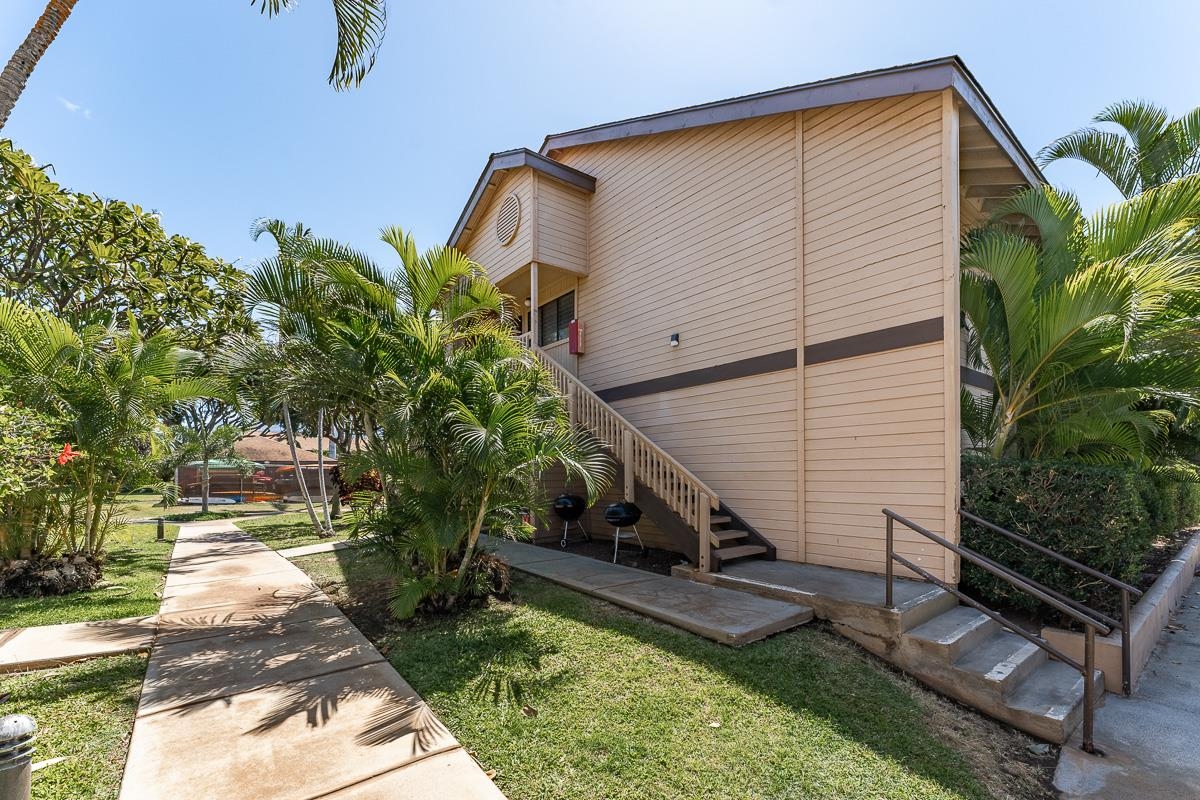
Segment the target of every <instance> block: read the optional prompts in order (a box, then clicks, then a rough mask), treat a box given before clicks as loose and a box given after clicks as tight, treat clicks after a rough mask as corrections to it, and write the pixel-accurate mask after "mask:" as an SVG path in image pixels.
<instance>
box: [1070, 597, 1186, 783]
mask: <svg viewBox="0 0 1200 800" xmlns="http://www.w3.org/2000/svg"><path fill="white" fill-rule="evenodd" d="M1096 746H1097V747H1099V748H1100V749H1101V750H1103V751H1104V754H1105V757H1104V758H1095V757H1092V756H1089V755H1087V754H1086V753H1084V752H1083V751H1081V750H1080V749H1079V738H1078V736H1076V738H1075V739H1074V740H1073V741H1072V742H1071V743H1070V744H1068V745H1066V746H1064V747H1063V749H1062V755H1061V756H1060V757H1059V762H1058V770H1057V771H1056V772H1055V774H1054V785H1055V787H1056V788H1058V789H1059V791H1061V792H1062V797H1063V798H1069V800H1083V799H1084V798H1088V800H1126V799H1127V798H1137V800H1160V798H1161V800H1168V798H1170V800H1174V799H1175V798H1184V797H1196V796H1198V795H1200V579H1196V580H1194V581H1193V582H1192V584H1191V586H1190V587H1189V588H1188V591H1187V594H1186V595H1184V597H1183V601H1182V605H1181V607H1180V610H1179V611H1178V612H1177V614H1176V615H1175V617H1174V618H1173V619H1172V621H1171V624H1170V626H1168V628H1167V629H1166V630H1165V631H1163V633H1162V635H1161V636H1160V637H1159V640H1158V647H1157V648H1156V649H1155V651H1154V653H1153V654H1152V655H1151V656H1150V663H1149V664H1147V665H1146V670H1145V672H1143V673H1142V677H1141V680H1139V681H1138V684H1137V688H1136V689H1135V690H1134V693H1133V695H1132V696H1131V697H1120V696H1118V695H1113V694H1109V695H1108V696H1107V697H1106V699H1105V701H1104V705H1103V706H1101V707H1100V709H1099V710H1097V712H1096Z"/></svg>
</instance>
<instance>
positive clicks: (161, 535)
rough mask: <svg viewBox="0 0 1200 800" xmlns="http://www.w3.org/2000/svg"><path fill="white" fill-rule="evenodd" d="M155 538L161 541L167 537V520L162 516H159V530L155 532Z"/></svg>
mask: <svg viewBox="0 0 1200 800" xmlns="http://www.w3.org/2000/svg"><path fill="white" fill-rule="evenodd" d="M154 538H155V539H156V540H157V541H160V542H161V541H163V540H164V539H165V538H167V529H166V520H164V519H163V518H162V517H159V518H158V532H157V533H156V534H155V536H154Z"/></svg>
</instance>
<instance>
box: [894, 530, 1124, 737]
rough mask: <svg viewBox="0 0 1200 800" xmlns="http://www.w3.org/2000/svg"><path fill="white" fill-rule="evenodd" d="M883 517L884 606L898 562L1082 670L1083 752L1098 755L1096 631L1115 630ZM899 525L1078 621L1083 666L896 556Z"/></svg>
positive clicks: (1018, 578) (998, 568) (1037, 587)
mask: <svg viewBox="0 0 1200 800" xmlns="http://www.w3.org/2000/svg"><path fill="white" fill-rule="evenodd" d="M883 516H884V518H885V519H886V525H887V538H886V548H887V564H886V567H885V569H886V584H885V589H884V605H886V606H887V607H888V608H895V603H894V602H893V600H894V598H893V584H894V582H895V568H894V566H893V565H894V563H895V562H899V563H900V564H901V565H903V566H904V567H907V568H908V569H910V570H912V571H913V572H914V573H916V574H917V575H920V576H921V577H922V578H924V579H925V580H927V581H929V582H931V583H933V584H934V585H936V586H938V587H939V588H941V589H943V590H945V591H947V592H950V593H951V594H953V595H954V596H955V597H957V598H958V599H959V601H961V602H963V603H966V604H967V605H969V606H971V607H972V608H974V609H975V610H976V611H979V612H980V613H982V614H984V615H985V616H987V617H988V618H989V619H991V620H993V621H994V622H996V623H998V624H999V625H1001V626H1002V627H1004V628H1006V629H1007V630H1010V631H1012V632H1013V633H1015V634H1017V635H1018V636H1020V637H1021V638H1023V639H1025V640H1026V641H1028V642H1030V643H1032V644H1034V645H1036V646H1037V647H1039V648H1041V649H1042V650H1044V651H1045V652H1047V653H1049V654H1050V655H1052V656H1053V657H1055V658H1057V659H1058V660H1059V661H1062V662H1063V663H1065V664H1067V665H1068V666H1070V667H1072V668H1073V669H1076V670H1078V671H1079V672H1080V673H1081V674H1082V675H1083V750H1084V751H1085V752H1088V753H1094V752H1095V751H1096V746H1095V742H1094V741H1093V736H1092V733H1093V729H1094V727H1095V714H1096V697H1095V694H1096V686H1095V674H1096V631H1097V630H1101V631H1103V632H1104V634H1107V633H1109V632H1110V631H1111V630H1112V628H1110V627H1109V626H1108V625H1107V624H1105V623H1104V622H1102V621H1101V620H1098V619H1096V618H1095V617H1093V616H1091V615H1090V614H1085V613H1083V612H1081V611H1079V610H1077V609H1074V608H1072V607H1071V606H1070V605H1068V604H1066V603H1064V602H1062V601H1061V600H1058V599H1057V598H1055V597H1054V594H1056V593H1048V592H1046V591H1043V589H1044V588H1045V587H1042V586H1041V584H1039V583H1037V582H1036V581H1033V580H1031V579H1029V578H1027V577H1025V576H1024V575H1022V574H1021V573H1019V572H1017V571H1016V570H1014V569H1012V568H1010V567H1006V566H1004V565H1003V564H998V563H997V562H995V561H993V560H991V559H990V558H988V557H986V556H984V555H982V554H980V553H976V552H975V551H974V550H972V549H970V548H969V547H962V546H961V545H957V544H955V543H954V542H951V541H950V540H949V539H946V538H944V537H942V536H939V535H938V534H936V533H934V532H933V531H931V530H929V529H928V528H925V527H923V526H922V525H919V524H917V523H916V522H913V521H912V520H909V519H906V518H905V517H903V516H901V515H900V514H897V513H896V512H895V511H892V510H891V509H890V508H885V509H883ZM895 522H899V523H900V524H901V525H904V526H905V527H907V528H909V529H910V530H912V531H915V532H916V533H919V534H921V535H922V536H924V537H925V538H927V539H929V540H930V541H933V542H935V543H937V544H940V545H941V546H942V547H945V548H946V549H948V550H950V551H951V552H953V553H957V554H958V555H959V556H960V557H961V558H965V559H966V560H967V561H970V562H971V563H973V564H975V565H977V566H979V567H981V568H982V569H984V570H985V571H987V572H990V573H992V574H993V575H995V576H997V577H998V578H1001V579H1003V580H1005V581H1007V582H1008V583H1010V584H1012V585H1013V586H1015V587H1016V588H1018V589H1020V590H1021V591H1023V592H1025V593H1026V594H1029V595H1032V596H1033V597H1034V598H1036V599H1038V600H1040V601H1042V602H1043V603H1046V604H1047V605H1049V606H1051V607H1052V608H1055V609H1057V610H1058V611H1059V612H1061V613H1063V614H1065V615H1067V616H1068V617H1071V618H1072V619H1075V620H1077V621H1078V622H1079V623H1081V624H1082V625H1083V626H1084V646H1083V663H1082V664H1080V663H1079V662H1078V661H1076V660H1075V659H1073V658H1071V657H1070V656H1068V655H1066V654H1065V653H1063V652H1062V651H1061V650H1059V649H1058V648H1057V647H1055V646H1054V645H1052V644H1050V642H1048V641H1046V639H1044V638H1043V637H1041V636H1038V635H1037V634H1034V633H1030V632H1029V631H1026V630H1025V629H1023V628H1021V627H1020V626H1017V625H1014V624H1013V623H1011V622H1009V621H1008V620H1006V619H1004V617H1003V616H1001V615H1000V614H999V613H998V612H996V611H993V610H992V609H990V608H988V607H986V606H985V605H983V604H982V603H980V602H979V601H978V600H975V599H974V598H972V597H968V596H967V595H966V594H964V593H963V592H962V591H960V590H959V589H958V587H956V586H952V585H951V584H949V583H947V582H945V581H943V580H941V579H940V578H938V577H936V576H935V575H933V574H932V573H930V572H929V571H928V570H926V569H924V568H922V567H920V566H918V565H917V564H915V563H913V562H912V561H910V560H909V559H907V558H905V557H904V556H902V555H900V554H899V553H897V552H895V549H894V547H893V543H894V533H895V532H894V523H895Z"/></svg>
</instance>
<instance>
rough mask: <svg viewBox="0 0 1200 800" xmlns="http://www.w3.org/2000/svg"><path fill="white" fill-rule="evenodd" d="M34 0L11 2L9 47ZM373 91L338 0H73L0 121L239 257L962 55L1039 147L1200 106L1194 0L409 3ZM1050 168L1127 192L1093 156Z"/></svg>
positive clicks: (445, 203) (1068, 178) (413, 226)
mask: <svg viewBox="0 0 1200 800" xmlns="http://www.w3.org/2000/svg"><path fill="white" fill-rule="evenodd" d="M43 4H44V3H43V0H3V2H0V57H3V58H4V59H7V58H8V55H9V54H10V53H11V52H12V51H13V49H14V48H15V47H16V45H17V44H18V43H19V42H20V41H21V39H22V38H23V37H24V36H25V34H26V33H27V32H28V30H29V28H30V26H31V25H32V24H33V22H34V20H35V19H36V18H37V16H38V14H39V13H40V11H41V9H42V6H43ZM389 11H390V22H389V26H388V36H387V39H386V41H385V42H384V47H383V51H382V53H381V54H380V57H379V62H378V64H377V66H376V68H375V71H374V72H373V73H372V74H371V75H370V76H369V77H368V78H367V81H366V83H365V84H364V85H363V87H362V88H361V89H358V90H353V91H349V92H340V93H339V92H334V91H333V90H332V89H331V88H329V87H328V86H327V85H326V83H325V77H326V75H327V73H328V69H329V65H330V62H331V58H332V48H333V25H332V11H331V8H330V4H329V2H328V0H304V2H302V3H300V4H299V7H298V8H297V9H296V10H295V11H294V12H292V13H290V14H288V15H286V16H284V17H283V18H281V19H276V20H267V19H266V18H264V17H262V16H260V15H259V14H258V13H256V12H255V11H254V10H252V8H251V7H250V5H249V2H247V0H80V2H79V4H78V6H77V7H76V10H75V13H74V14H73V15H72V17H71V18H70V19H69V20H68V22H67V25H66V27H65V29H64V31H63V33H62V35H61V36H60V37H59V39H58V40H57V41H56V42H55V43H54V44H53V45H52V46H51V48H50V50H49V52H48V53H47V54H46V56H45V58H44V59H43V60H42V62H41V64H40V65H39V66H38V69H37V70H36V72H35V73H34V76H33V79H32V80H31V81H30V83H29V86H28V88H27V89H26V90H25V94H24V95H23V96H22V98H21V100H20V101H19V102H18V104H17V107H16V109H15V111H14V112H13V115H12V117H11V118H10V120H9V123H8V125H7V126H6V127H5V129H4V130H3V132H0V135H2V136H6V137H11V138H12V139H14V140H15V142H16V144H17V146H18V147H21V148H23V149H25V150H28V151H29V152H31V153H32V154H33V156H34V158H35V159H36V160H37V161H39V162H42V163H53V164H54V166H55V169H56V170H57V176H58V179H59V180H60V181H61V182H62V183H63V184H65V185H67V186H69V187H71V188H74V189H78V190H82V191H89V192H97V193H99V194H101V195H104V196H109V197H117V198H121V199H125V200H130V201H133V202H137V203H140V204H141V205H143V206H146V207H149V208H153V209H156V210H158V211H159V212H161V213H162V216H163V221H164V224H165V225H166V226H167V228H168V230H170V231H172V232H178V233H182V234H185V235H187V236H190V237H192V238H194V239H197V240H199V241H200V242H202V243H203V244H204V245H205V246H207V247H208V249H209V251H210V252H211V253H213V254H215V255H219V256H221V257H223V258H226V259H229V260H235V261H238V263H240V264H242V265H244V266H249V265H252V264H253V262H254V261H255V260H256V259H258V258H261V257H263V256H264V255H268V254H269V251H270V248H269V246H268V245H267V244H266V243H265V242H262V243H258V244H254V243H252V242H251V241H250V239H249V237H248V233H247V231H248V229H249V227H250V224H251V222H252V221H253V220H254V219H256V218H258V217H261V216H271V217H281V218H283V219H285V220H287V221H289V222H291V221H296V220H301V221H303V222H304V223H306V224H307V225H309V226H310V227H312V228H313V229H314V230H315V231H316V232H317V233H318V234H319V235H321V236H329V237H334V238H337V239H341V240H343V241H347V242H351V243H353V244H355V245H356V246H359V247H362V248H364V249H367V250H368V251H369V252H371V253H373V254H374V255H376V256H377V257H379V258H380V259H381V261H383V262H384V263H386V264H388V265H390V264H391V263H392V260H391V259H388V258H387V249H386V247H384V246H383V245H380V244H378V242H377V232H378V230H379V228H380V227H382V226H384V225H389V224H398V225H401V226H403V227H405V228H407V229H409V230H411V231H413V232H414V233H415V235H416V236H417V237H418V241H419V242H420V243H421V244H422V245H425V246H428V245H433V244H435V243H440V242H442V241H444V240H445V238H446V235H447V234H448V232H449V230H450V228H451V226H452V225H453V223H454V221H455V219H456V218H457V216H458V213H459V211H460V210H461V208H462V205H463V203H464V201H465V200H466V197H467V195H468V193H469V192H470V190H471V187H472V185H473V184H474V181H475V179H476V178H477V176H478V174H479V171H480V170H481V169H482V168H483V165H484V163H485V160H486V158H487V155H488V153H490V152H493V151H498V150H505V149H508V148H511V147H519V146H527V147H530V148H533V149H537V147H538V146H540V144H541V141H542V137H543V136H544V135H545V134H547V133H550V132H557V131H563V130H569V129H572V128H577V127H581V126H584V125H590V124H595V123H600V122H607V121H611V120H615V119H620V118H623V117H629V116H634V115H638V114H645V113H651V112H655V111H662V110H666V109H669V108H674V107H678V106H682V105H689V104H693V103H699V102H705V101H709V100H717V99H721V98H725V97H730V96H734V95H739V94H746V93H749V92H756V91H762V90H766V89H772V88H776V87H779V86H786V85H791V84H796V83H804V82H807V81H812V80H817V79H821V78H827V77H832V76H836V75H841V74H845V73H849V72H856V71H861V70H866V69H873V68H877V67H885V66H891V65H895V64H901V63H906V62H911V61H918V60H922V59H926V58H933V57H937V56H943V55H949V54H958V55H960V56H962V57H963V58H964V59H965V61H966V63H967V66H968V67H970V69H971V70H972V71H973V72H974V73H975V75H976V77H977V78H978V79H979V80H980V82H981V83H982V84H983V86H984V88H985V89H986V90H987V92H988V93H989V95H990V96H991V97H992V99H993V100H994V101H995V103H996V105H997V106H998V107H999V108H1000V111H1001V113H1002V114H1003V115H1004V117H1005V118H1006V119H1007V120H1008V122H1009V124H1010V125H1011V126H1012V127H1013V129H1014V130H1015V131H1016V133H1017V135H1018V136H1019V137H1020V139H1021V141H1022V142H1023V143H1024V144H1025V146H1026V147H1027V148H1028V149H1029V150H1030V151H1031V152H1032V151H1036V150H1037V149H1038V148H1039V147H1041V146H1042V145H1043V144H1044V143H1045V142H1047V141H1048V140H1050V139H1052V138H1054V137H1055V136H1058V135H1060V134H1062V133H1065V132H1067V131H1069V130H1072V129H1074V128H1076V127H1078V126H1080V125H1082V124H1084V123H1086V122H1087V120H1088V119H1089V118H1090V117H1091V115H1092V114H1094V113H1095V112H1096V111H1098V110H1099V109H1100V108H1101V107H1103V106H1104V105H1106V104H1107V103H1109V102H1112V101H1114V100H1118V99H1122V98H1135V97H1140V98H1145V99H1150V100H1154V101H1156V102H1159V103H1162V104H1165V105H1166V106H1167V107H1168V108H1169V109H1170V110H1171V111H1172V112H1173V113H1176V114H1178V113H1181V112H1182V111H1184V110H1187V109H1189V108H1192V107H1193V106H1196V105H1200V83H1198V81H1197V79H1198V73H1197V66H1198V65H1200V58H1198V56H1197V49H1198V47H1200V44H1198V41H1200V40H1198V34H1200V3H1194V2H1183V1H1182V0H1181V1H1180V2H1175V3H1165V2H1149V1H1148V0H1143V1H1142V2H1138V3H1137V4H1136V5H1134V4H1131V3H1129V2H1120V3H1115V2H1087V3H1083V2H1037V3H1021V2H1004V3H983V2H964V0H957V1H956V2H923V3H918V2H906V3H899V2H896V3H883V2H875V3H871V2H868V3H859V2H849V0H836V2H819V3H818V2H805V3H800V2H780V1H779V0H776V1H774V2H769V1H764V0H741V1H740V2H727V3H706V2H658V1H657V0H633V1H632V2H626V0H594V2H587V3H584V2H553V3H551V2H542V3H525V2H520V0H507V2H501V3H496V2H486V3H485V2H437V3H425V2H411V1H409V2H403V1H402V0H394V2H392V3H391V5H390V8H389ZM1048 175H1049V177H1050V178H1051V180H1053V181H1055V182H1058V183H1061V184H1064V185H1067V186H1069V187H1070V188H1072V189H1074V190H1075V191H1076V192H1078V193H1079V194H1080V195H1081V197H1082V198H1083V200H1084V203H1085V205H1087V206H1089V207H1094V206H1096V205H1098V204H1101V203H1105V202H1109V201H1111V200H1113V199H1115V197H1116V195H1115V192H1114V191H1113V190H1111V188H1110V187H1108V186H1107V185H1106V184H1105V183H1104V182H1103V181H1102V180H1099V179H1096V178H1095V177H1094V176H1093V174H1092V173H1091V172H1090V171H1089V170H1087V169H1086V168H1083V167H1076V166H1073V165H1060V166H1054V167H1052V168H1050V169H1049V170H1048Z"/></svg>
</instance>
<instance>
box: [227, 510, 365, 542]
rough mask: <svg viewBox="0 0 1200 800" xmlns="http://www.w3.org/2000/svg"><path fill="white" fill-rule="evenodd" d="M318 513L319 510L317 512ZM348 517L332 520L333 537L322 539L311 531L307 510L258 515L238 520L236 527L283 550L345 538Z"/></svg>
mask: <svg viewBox="0 0 1200 800" xmlns="http://www.w3.org/2000/svg"><path fill="white" fill-rule="evenodd" d="M317 513H318V514H320V511H319V510H318V512H317ZM350 524H351V523H350V519H349V517H348V516H343V517H342V518H341V519H336V520H334V521H333V529H334V531H335V533H336V535H335V536H334V537H333V539H322V538H321V537H320V536H317V534H316V533H315V532H314V531H313V528H312V523H311V522H310V521H309V519H308V512H307V511H297V512H292V513H288V514H276V515H274V516H270V517H259V518H256V519H247V520H242V521H240V522H238V527H239V528H242V529H243V530H245V531H246V532H247V533H249V534H250V535H252V536H254V537H255V538H257V539H258V540H259V541H261V542H262V543H263V544H265V545H267V546H268V547H270V548H271V549H272V550H283V549H285V548H288V547H300V546H301V545H306V544H316V543H317V542H328V541H335V540H338V539H345V538H346V536H347V534H348V533H349V530H350Z"/></svg>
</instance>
